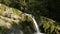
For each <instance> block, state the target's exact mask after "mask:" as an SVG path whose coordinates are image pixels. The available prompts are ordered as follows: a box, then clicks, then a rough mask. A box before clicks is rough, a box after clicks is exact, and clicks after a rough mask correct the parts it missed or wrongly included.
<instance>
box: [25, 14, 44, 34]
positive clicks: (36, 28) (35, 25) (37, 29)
mask: <svg viewBox="0 0 60 34" xmlns="http://www.w3.org/2000/svg"><path fill="white" fill-rule="evenodd" d="M25 15H27V16H29V17H31V18H32V19H33V22H34V27H35V30H36V32H35V33H34V34H44V33H41V32H40V31H39V27H38V24H37V22H36V20H35V18H34V16H32V15H31V14H26V13H25Z"/></svg>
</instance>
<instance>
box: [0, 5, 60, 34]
mask: <svg viewBox="0 0 60 34" xmlns="http://www.w3.org/2000/svg"><path fill="white" fill-rule="evenodd" d="M40 21H41V23H40V25H39V28H40V30H41V31H42V30H43V31H44V32H45V33H46V34H59V33H60V25H58V24H56V22H55V21H53V20H52V19H49V18H46V17H43V16H40ZM34 31H35V30H34V26H33V21H32V19H31V18H30V17H29V16H26V15H25V14H24V13H23V12H21V11H20V10H17V9H15V8H11V7H8V6H6V5H4V4H0V34H33V33H34Z"/></svg>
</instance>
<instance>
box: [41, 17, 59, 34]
mask: <svg viewBox="0 0 60 34" xmlns="http://www.w3.org/2000/svg"><path fill="white" fill-rule="evenodd" d="M40 19H41V25H40V26H42V25H43V27H42V28H44V32H45V33H46V34H59V33H60V32H59V31H60V29H58V28H60V25H58V24H57V23H56V22H55V21H53V20H52V19H49V18H46V17H43V16H41V17H40ZM57 32H58V33H57Z"/></svg>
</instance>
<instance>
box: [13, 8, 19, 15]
mask: <svg viewBox="0 0 60 34" xmlns="http://www.w3.org/2000/svg"><path fill="white" fill-rule="evenodd" d="M12 10H13V12H14V13H15V14H17V15H19V14H20V12H19V10H18V9H14V8H12Z"/></svg>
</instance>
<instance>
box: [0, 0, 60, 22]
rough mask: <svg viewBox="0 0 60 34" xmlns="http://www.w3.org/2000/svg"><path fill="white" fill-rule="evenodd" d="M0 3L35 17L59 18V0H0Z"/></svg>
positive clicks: (57, 19)
mask: <svg viewBox="0 0 60 34" xmlns="http://www.w3.org/2000/svg"><path fill="white" fill-rule="evenodd" d="M0 3H2V4H5V5H7V6H9V7H13V8H16V9H19V10H20V11H22V12H24V13H29V14H32V15H34V16H35V17H37V18H38V17H39V16H40V15H43V16H45V17H48V18H51V19H53V20H55V21H59V20H60V0H0Z"/></svg>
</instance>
